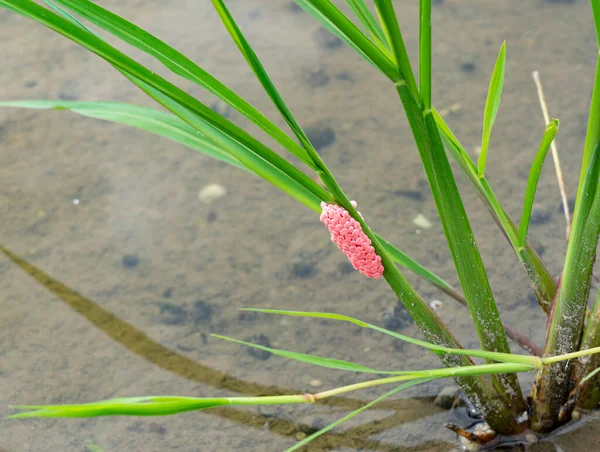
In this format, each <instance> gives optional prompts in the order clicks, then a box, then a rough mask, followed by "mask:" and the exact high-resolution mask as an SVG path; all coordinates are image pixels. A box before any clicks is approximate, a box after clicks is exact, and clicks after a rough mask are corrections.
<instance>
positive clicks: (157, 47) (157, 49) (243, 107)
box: [54, 0, 314, 169]
mask: <svg viewBox="0 0 600 452" xmlns="http://www.w3.org/2000/svg"><path fill="white" fill-rule="evenodd" d="M54 1H55V2H56V3H59V4H61V5H62V6H64V7H66V8H69V9H70V10H72V11H74V12H76V13H77V14H79V15H80V16H81V17H83V18H85V19H87V20H89V21H90V22H92V23H93V24H95V25H97V26H99V27H101V28H103V29H105V30H106V31H108V32H109V33H112V34H113V35H115V36H116V37H118V38H120V39H122V40H123V41H124V42H126V43H128V44H130V45H132V46H135V47H137V48H138V49H140V50H142V51H144V52H146V53H148V54H149V55H151V56H153V57H155V58H156V59H157V60H158V61H160V62H161V63H163V64H164V65H165V66H166V67H167V68H169V69H170V70H171V71H173V72H174V73H175V74H177V75H179V76H181V77H184V78H186V79H188V80H190V81H192V82H194V83H196V84H198V85H199V86H201V87H203V88H204V89H206V90H208V91H209V92H211V93H212V94H214V95H215V96H217V97H218V98H219V99H221V100H222V101H223V102H225V103H226V104H228V105H230V106H231V107H233V108H235V109H236V110H237V111H239V112H240V113H242V114H243V115H244V116H246V117H247V118H248V119H250V121H252V122H253V123H254V124H256V125H257V126H258V127H260V128H261V129H262V130H263V131H265V132H266V133H267V134H268V135H270V136H271V137H272V138H274V139H275V140H276V141H277V142H278V143H279V144H281V145H282V146H283V147H284V148H285V149H287V150H288V151H289V152H291V153H292V154H294V155H296V156H297V157H298V158H299V159H300V160H301V161H302V162H304V163H305V164H307V165H309V166H310V167H311V168H313V169H314V166H313V165H312V162H311V160H310V159H309V158H308V156H307V155H306V152H305V151H304V150H303V149H302V148H301V147H300V146H298V143H296V142H295V141H294V140H292V139H291V138H290V137H289V136H288V135H287V134H286V133H285V132H283V131H282V130H281V129H280V128H279V127H277V126H276V125H275V124H274V123H273V122H271V121H270V120H269V119H268V118H267V117H265V116H264V115H263V114H262V113H261V112H259V111H258V110H257V109H256V108H254V107H253V106H252V105H251V104H249V103H248V102H247V101H246V100H245V99H243V98H242V97H240V96H239V95H238V94H236V93H235V92H234V91H232V90H231V89H229V88H228V87H227V86H226V85H224V84H223V83H221V82H220V81H219V80H218V79H216V78H215V77H213V76H212V75H211V74H209V73H208V72H206V71H205V70H204V69H202V68H201V67H200V66H198V65H197V64H196V63H194V62H193V61H192V60H190V59H189V58H187V57H186V56H185V55H183V54H182V53H180V52H178V51H177V50H175V49H174V48H173V47H171V46H169V45H168V44H166V43H165V42H163V41H161V40H160V39H158V38H156V37H155V36H153V35H151V34H150V33H148V32H147V31H146V30H144V29H142V28H140V27H138V26H137V25H135V24H133V23H131V22H129V21H127V20H125V19H123V18H122V17H119V16H118V15H116V14H114V13H112V12H110V11H108V10H106V9H104V8H102V7H101V6H98V5H96V4H94V3H92V2H90V1H89V0H54Z"/></svg>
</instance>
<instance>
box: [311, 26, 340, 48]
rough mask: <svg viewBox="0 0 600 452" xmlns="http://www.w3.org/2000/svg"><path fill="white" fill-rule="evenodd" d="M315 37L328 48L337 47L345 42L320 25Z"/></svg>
mask: <svg viewBox="0 0 600 452" xmlns="http://www.w3.org/2000/svg"><path fill="white" fill-rule="evenodd" d="M315 38H316V40H317V43H318V44H319V45H321V46H322V47H325V48H327V49H337V48H338V47H341V46H342V44H343V41H342V40H341V39H340V38H338V37H337V36H336V35H334V34H333V33H331V32H330V31H329V30H327V29H326V28H325V27H320V28H319V29H318V30H317V32H316V33H315Z"/></svg>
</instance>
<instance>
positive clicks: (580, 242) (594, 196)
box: [531, 6, 600, 432]
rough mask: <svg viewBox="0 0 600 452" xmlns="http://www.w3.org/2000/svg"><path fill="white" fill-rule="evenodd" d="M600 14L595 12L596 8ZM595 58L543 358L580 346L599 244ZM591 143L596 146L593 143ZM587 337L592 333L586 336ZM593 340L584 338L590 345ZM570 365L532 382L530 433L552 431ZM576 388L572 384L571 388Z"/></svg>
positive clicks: (599, 115)
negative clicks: (581, 149)
mask: <svg viewBox="0 0 600 452" xmlns="http://www.w3.org/2000/svg"><path fill="white" fill-rule="evenodd" d="M598 7H599V8H600V6H598ZM599 136H600V55H599V60H598V65H597V66H596V76H595V81H594V91H593V94H592V104H591V107H590V116H589V121H588V132H587V136H586V142H585V146H584V154H583V163H582V168H581V176H580V183H579V186H578V189H577V199H576V201H575V212H574V214H573V225H572V228H571V233H570V237H569V242H568V244H567V253H566V257H565V265H564V269H563V272H562V283H561V285H560V288H559V289H558V293H557V296H556V298H555V302H554V304H553V307H552V312H551V315H550V318H549V323H548V332H547V337H546V345H545V349H544V351H545V355H546V356H554V355H557V354H560V355H564V354H569V353H572V352H574V351H576V350H577V349H578V348H579V343H580V340H581V335H582V330H583V322H584V317H585V312H586V307H587V302H588V296H589V291H590V282H591V276H592V270H593V264H594V259H595V252H596V247H597V244H598V227H599V225H598V222H599V221H600V218H599V217H600V196H598V189H599V187H598V173H599V171H600V155H599V154H600V142H599V141H598V137H599ZM594 140H596V141H594ZM588 331H590V332H591V330H588ZM592 341H593V338H585V339H584V342H587V343H591V342H592ZM570 372H571V363H570V362H569V361H566V362H564V363H557V364H554V365H551V366H545V367H544V368H543V369H542V371H540V373H539V374H538V377H537V378H536V385H535V388H534V391H533V398H534V401H535V406H534V410H533V415H532V418H531V426H532V429H534V430H535V431H538V432H547V431H550V430H553V429H554V428H556V427H557V425H559V423H560V422H559V418H558V414H559V411H560V408H561V406H563V405H564V404H565V403H566V401H567V399H568V396H569V392H570V390H571V387H570V381H569V380H570V378H569V376H570ZM577 383H578V382H577V381H576V382H575V384H577Z"/></svg>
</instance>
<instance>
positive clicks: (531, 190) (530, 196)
mask: <svg viewBox="0 0 600 452" xmlns="http://www.w3.org/2000/svg"><path fill="white" fill-rule="evenodd" d="M557 132H558V120H557V119H553V120H552V121H551V122H550V124H548V126H547V127H546V130H545V132H544V136H543V137H542V142H541V143H540V147H539V149H538V152H537V154H536V156H535V160H534V161H533V164H532V165H531V170H530V171H529V179H528V180H527V188H526V189H525V202H524V203H523V213H522V214H521V223H520V225H519V247H520V248H522V247H524V246H525V240H526V239H527V231H528V229H529V221H530V219H531V210H532V209H533V200H534V198H535V192H536V190H537V184H538V181H539V179H540V172H541V171H542V166H543V165H544V160H545V159H546V154H548V150H549V149H550V144H551V143H552V140H554V137H555V136H556V133H557Z"/></svg>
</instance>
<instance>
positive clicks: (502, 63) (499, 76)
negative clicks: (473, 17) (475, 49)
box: [477, 41, 506, 177]
mask: <svg viewBox="0 0 600 452" xmlns="http://www.w3.org/2000/svg"><path fill="white" fill-rule="evenodd" d="M505 68H506V41H504V42H503V43H502V46H501V47H500V52H499V53H498V58H497V59H496V64H495V65H494V71H493V72H492V77H491V79H490V86H489V89H488V96H487V100H486V102H485V111H484V113H483V132H482V136H481V153H480V154H479V161H478V165H477V166H478V169H479V177H483V175H484V173H485V166H486V162H487V153H488V147H489V145H490V138H491V136H492V127H493V125H494V122H495V121H496V115H497V114H498V108H499V107H500V98H501V97H502V87H503V86H504V71H505Z"/></svg>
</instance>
